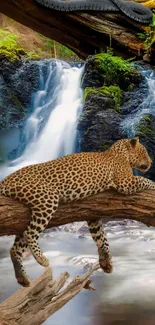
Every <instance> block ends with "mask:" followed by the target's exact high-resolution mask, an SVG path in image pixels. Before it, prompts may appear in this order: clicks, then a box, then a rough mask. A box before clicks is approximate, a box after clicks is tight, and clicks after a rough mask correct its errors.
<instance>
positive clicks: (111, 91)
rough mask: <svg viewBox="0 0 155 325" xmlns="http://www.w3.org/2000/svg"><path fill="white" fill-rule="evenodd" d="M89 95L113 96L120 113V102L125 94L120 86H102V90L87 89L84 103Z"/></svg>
mask: <svg viewBox="0 0 155 325" xmlns="http://www.w3.org/2000/svg"><path fill="white" fill-rule="evenodd" d="M89 94H92V95H93V94H98V95H100V94H101V95H107V96H112V97H113V99H114V101H115V108H116V110H117V111H120V102H121V99H122V95H123V92H122V90H121V89H120V88H119V87H118V86H109V87H107V86H102V87H100V88H90V87H86V88H85V90H84V101H85V100H86V98H87V96H88V95H89Z"/></svg>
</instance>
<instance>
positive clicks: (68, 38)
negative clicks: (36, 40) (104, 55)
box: [0, 0, 155, 59]
mask: <svg viewBox="0 0 155 325" xmlns="http://www.w3.org/2000/svg"><path fill="white" fill-rule="evenodd" d="M137 2H141V3H142V4H146V5H147V6H148V7H150V8H151V9H152V8H155V1H154V0H148V1H143V0H141V1H139V0H137ZM0 12H2V13H3V14H5V15H7V16H9V17H11V18H13V19H15V20H16V21H18V22H20V23H21V24H24V25H26V26H28V27H30V28H32V29H33V30H36V31H37V32H39V33H41V34H43V35H45V36H47V37H49V38H52V39H53V40H55V41H58V42H60V43H62V44H64V45H66V46H67V47H69V48H70V49H72V50H73V51H74V52H75V53H77V54H78V55H79V57H80V58H83V59H85V58H86V57H87V56H88V55H90V54H94V53H96V52H99V51H101V50H105V49H106V48H107V46H108V47H112V48H114V49H115V53H116V54H118V55H119V54H120V53H121V55H123V54H124V56H125V57H131V56H137V57H139V58H142V57H143V55H144V53H145V51H146V48H145V42H144V40H141V39H139V37H138V35H137V34H138V33H140V32H144V30H145V27H143V26H141V25H139V24H136V23H135V22H134V21H132V20H129V19H127V17H125V16H124V15H121V14H106V13H101V12H94V13H93V14H92V13H76V12H75V13H72V14H71V13H66V12H57V11H53V10H50V9H47V8H45V7H43V6H40V5H39V4H38V3H37V2H36V1H35V0H7V1H0ZM148 31H149V28H148V27H147V32H148ZM154 51H155V49H154V48H152V57H153V55H154Z"/></svg>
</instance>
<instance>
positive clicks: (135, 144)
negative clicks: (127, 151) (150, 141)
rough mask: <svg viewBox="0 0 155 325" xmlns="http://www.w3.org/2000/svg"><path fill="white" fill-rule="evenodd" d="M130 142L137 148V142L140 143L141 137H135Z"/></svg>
mask: <svg viewBox="0 0 155 325" xmlns="http://www.w3.org/2000/svg"><path fill="white" fill-rule="evenodd" d="M130 143H131V145H132V147H133V148H135V147H136V146H137V144H138V143H139V137H135V138H133V139H131V140H130Z"/></svg>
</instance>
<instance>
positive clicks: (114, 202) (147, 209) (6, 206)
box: [0, 190, 155, 236]
mask: <svg viewBox="0 0 155 325" xmlns="http://www.w3.org/2000/svg"><path fill="white" fill-rule="evenodd" d="M30 215H31V214H30V210H29V209H28V208H27V207H26V206H24V205H23V204H22V203H20V202H18V201H16V200H15V199H11V198H8V197H4V196H0V236H4V235H7V236H9V235H15V234H19V233H22V232H23V231H24V230H25V229H26V226H27V225H28V223H29V220H30ZM101 218H103V219H104V218H111V219H115V218H123V219H124V218H126V219H132V220H137V221H140V222H142V223H144V224H146V225H150V226H155V192H154V191H153V190H145V191H143V192H140V193H136V194H133V195H128V196H126V195H123V194H120V193H118V192H116V191H114V190H110V191H105V192H103V193H100V194H97V195H94V196H90V197H87V198H85V199H84V200H80V201H73V202H71V203H64V204H60V205H59V208H58V210H57V211H56V213H55V215H54V217H53V218H52V219H51V220H50V222H49V224H48V228H51V227H56V226H60V225H63V224H66V223H71V222H74V221H83V220H86V221H87V220H91V219H101Z"/></svg>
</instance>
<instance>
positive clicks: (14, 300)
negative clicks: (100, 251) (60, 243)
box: [0, 265, 99, 325]
mask: <svg viewBox="0 0 155 325" xmlns="http://www.w3.org/2000/svg"><path fill="white" fill-rule="evenodd" d="M98 268H99V266H98V265H96V266H94V267H93V268H91V269H90V270H89V271H88V272H87V273H85V274H84V275H81V276H75V277H74V278H73V280H72V281H71V282H70V283H69V284H68V285H67V286H66V287H65V289H63V291H61V292H60V293H58V292H59V291H60V289H61V288H62V287H63V286H64V284H65V283H66V280H67V279H68V277H69V274H68V273H67V272H64V273H62V274H60V276H59V278H58V279H57V280H53V278H52V271H51V269H50V268H48V269H47V270H46V271H45V272H44V274H43V275H41V276H40V277H39V278H37V279H35V280H33V281H32V282H31V286H30V287H28V288H22V289H19V290H18V291H17V292H15V293H14V294H13V295H12V296H10V297H9V298H8V299H6V300H5V301H4V302H3V303H2V304H0V325H21V324H22V325H41V324H42V323H43V322H44V321H45V320H46V319H47V318H48V317H49V316H51V315H52V314H53V313H55V312H56V311H57V310H58V309H60V308H61V307H62V306H64V305H65V304H66V303H67V302H68V301H69V300H70V299H72V298H73V297H74V296H75V295H77V294H78V293H79V292H80V291H81V290H82V289H83V288H85V289H88V290H94V289H93V288H92V287H91V286H90V283H91V281H90V280H89V277H90V275H91V274H92V272H93V271H95V270H97V269H98Z"/></svg>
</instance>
